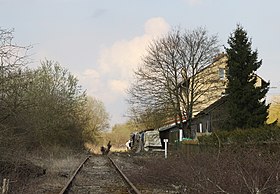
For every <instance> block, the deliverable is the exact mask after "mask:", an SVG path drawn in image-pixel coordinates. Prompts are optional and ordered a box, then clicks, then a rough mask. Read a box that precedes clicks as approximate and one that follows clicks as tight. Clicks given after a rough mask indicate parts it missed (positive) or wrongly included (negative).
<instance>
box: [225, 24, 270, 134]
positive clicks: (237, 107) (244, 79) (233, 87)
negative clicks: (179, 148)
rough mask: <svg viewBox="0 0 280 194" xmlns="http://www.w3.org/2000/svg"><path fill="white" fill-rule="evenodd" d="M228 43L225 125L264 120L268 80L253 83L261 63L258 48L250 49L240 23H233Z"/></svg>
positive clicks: (255, 123)
mask: <svg viewBox="0 0 280 194" xmlns="http://www.w3.org/2000/svg"><path fill="white" fill-rule="evenodd" d="M228 44H229V48H226V52H227V55H228V68H227V78H228V85H227V89H226V94H227V104H228V107H227V108H228V111H229V120H228V125H227V128H228V129H235V128H243V129H245V128H252V127H258V126H260V125H263V124H264V123H265V121H266V119H267V116H268V107H269V105H266V100H265V95H266V93H267V92H268V88H269V83H267V82H264V81H262V84H261V86H256V81H257V75H256V73H255V72H256V70H257V69H258V68H259V67H260V66H261V65H262V61H261V60H260V61H258V52H257V51H256V50H255V51H252V49H251V45H252V43H251V40H249V39H248V37H247V32H246V31H245V30H244V29H243V27H241V26H239V25H238V26H237V28H236V30H235V31H234V32H233V33H232V34H231V36H230V37H229V39H228Z"/></svg>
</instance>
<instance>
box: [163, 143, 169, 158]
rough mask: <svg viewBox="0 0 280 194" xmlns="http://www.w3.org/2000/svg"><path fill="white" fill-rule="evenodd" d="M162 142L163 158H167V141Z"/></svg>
mask: <svg viewBox="0 0 280 194" xmlns="http://www.w3.org/2000/svg"><path fill="white" fill-rule="evenodd" d="M163 142H164V157H165V158H167V143H168V139H163Z"/></svg>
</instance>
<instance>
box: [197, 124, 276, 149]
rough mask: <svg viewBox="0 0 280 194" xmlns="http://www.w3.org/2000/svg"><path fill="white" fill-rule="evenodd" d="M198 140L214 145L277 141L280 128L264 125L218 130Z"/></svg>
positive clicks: (201, 142)
mask: <svg viewBox="0 0 280 194" xmlns="http://www.w3.org/2000/svg"><path fill="white" fill-rule="evenodd" d="M198 141H199V143H200V144H206V145H212V146H218V145H228V144H233V145H244V144H263V143H277V142H280V128H279V127H277V126H264V127H261V128H253V129H246V130H241V129H237V130H234V131H218V132H213V133H212V134H211V135H209V136H201V137H198Z"/></svg>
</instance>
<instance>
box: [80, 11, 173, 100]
mask: <svg viewBox="0 0 280 194" xmlns="http://www.w3.org/2000/svg"><path fill="white" fill-rule="evenodd" d="M144 28H145V33H144V34H143V35H141V36H137V37H134V38H132V39H129V40H126V39H124V40H118V41H116V42H115V43H114V44H113V45H112V46H111V47H109V48H105V49H103V50H101V52H100V55H99V58H98V61H97V63H98V68H97V69H92V70H90V69H88V70H87V71H86V72H84V75H90V74H93V76H96V75H99V76H100V78H102V79H104V82H106V83H104V82H103V86H104V88H103V90H106V93H110V92H111V93H112V94H115V93H116V95H115V99H117V98H118V97H120V96H119V95H123V94H124V93H125V91H126V89H127V88H128V85H129V82H130V81H131V77H132V74H133V70H134V69H135V68H136V67H137V65H138V64H139V63H140V62H141V57H142V56H143V55H144V54H145V52H146V48H147V46H148V44H149V43H150V42H151V41H152V40H153V39H154V38H157V37H159V36H161V35H163V34H165V33H167V32H168V30H169V28H170V27H169V25H168V23H167V22H166V21H165V20H164V19H163V18H160V17H157V18H151V19H149V20H148V21H147V22H146V23H145V26H144ZM110 99H111V100H113V99H112V97H110Z"/></svg>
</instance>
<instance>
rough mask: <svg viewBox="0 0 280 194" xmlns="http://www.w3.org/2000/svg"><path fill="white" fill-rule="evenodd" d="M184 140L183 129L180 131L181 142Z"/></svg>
mask: <svg viewBox="0 0 280 194" xmlns="http://www.w3.org/2000/svg"><path fill="white" fill-rule="evenodd" d="M182 140H183V129H179V141H182Z"/></svg>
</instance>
